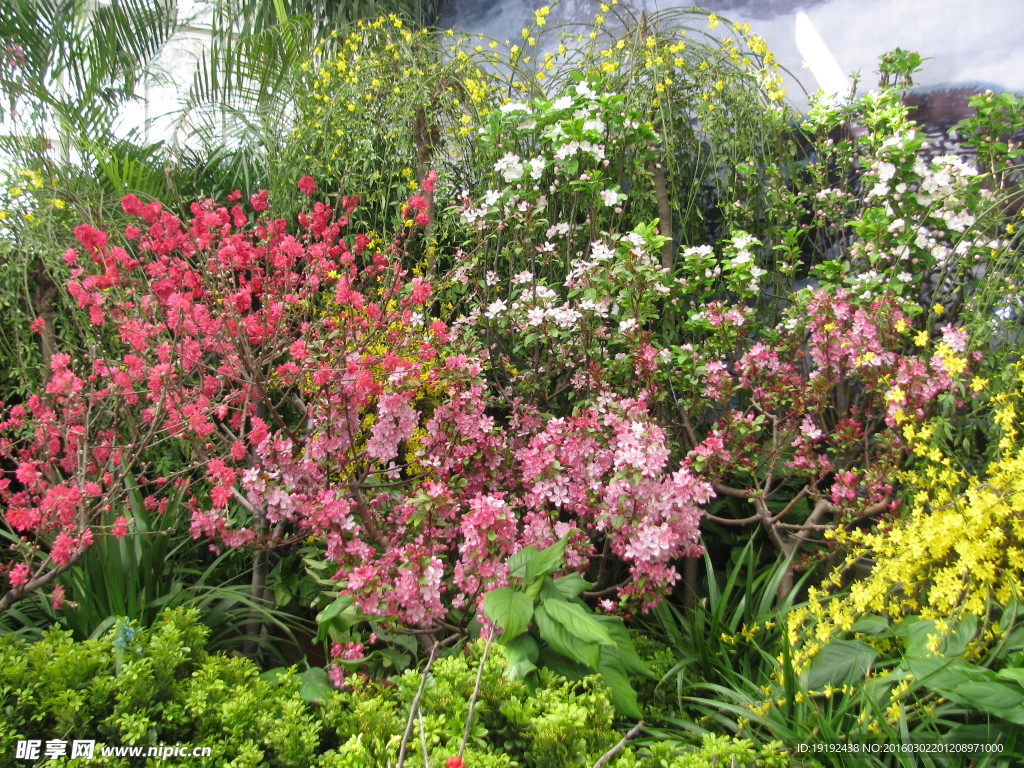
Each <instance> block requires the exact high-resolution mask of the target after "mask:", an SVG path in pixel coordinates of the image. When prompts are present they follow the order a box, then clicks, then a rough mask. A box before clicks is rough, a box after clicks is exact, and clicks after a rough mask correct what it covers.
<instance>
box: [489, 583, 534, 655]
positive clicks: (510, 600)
mask: <svg viewBox="0 0 1024 768" xmlns="http://www.w3.org/2000/svg"><path fill="white" fill-rule="evenodd" d="M484 613H486V614H487V616H488V617H489V618H490V619H491V620H492V621H494V622H495V623H497V625H498V626H499V627H501V628H502V629H503V630H505V632H504V634H502V636H501V639H502V642H505V641H506V640H511V639H513V638H515V637H518V636H519V635H521V634H522V633H523V631H524V630H525V629H526V628H527V627H528V626H529V624H530V619H532V618H533V601H532V600H530V598H528V597H527V596H526V595H524V594H523V593H522V592H517V591H516V590H514V589H512V587H498V588H497V589H494V590H491V591H490V592H488V593H487V594H486V595H484Z"/></svg>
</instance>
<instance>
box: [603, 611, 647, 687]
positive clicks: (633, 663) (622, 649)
mask: <svg viewBox="0 0 1024 768" xmlns="http://www.w3.org/2000/svg"><path fill="white" fill-rule="evenodd" d="M594 618H596V619H597V620H598V621H599V622H601V624H603V625H604V628H605V629H606V630H608V634H609V635H610V636H611V638H612V642H613V643H614V644H613V645H610V646H608V645H605V646H602V648H601V653H602V655H603V654H605V653H608V654H610V655H613V656H614V657H615V658H616V659H617V660H618V661H619V662H620V663H621V664H622V668H623V669H624V670H626V672H627V673H628V674H630V675H636V676H637V677H655V674H654V673H653V672H651V670H650V669H648V667H647V665H646V664H645V663H644V660H643V659H642V658H640V654H638V653H637V652H636V647H635V646H634V645H633V638H632V637H630V636H629V631H628V630H627V629H626V625H625V623H624V622H623V621H622V619H620V618H619V617H618V616H595V617H594Z"/></svg>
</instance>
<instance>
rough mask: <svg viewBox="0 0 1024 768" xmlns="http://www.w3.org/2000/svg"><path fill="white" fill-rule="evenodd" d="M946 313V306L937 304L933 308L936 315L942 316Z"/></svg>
mask: <svg viewBox="0 0 1024 768" xmlns="http://www.w3.org/2000/svg"><path fill="white" fill-rule="evenodd" d="M945 311H946V308H945V307H944V306H942V305H941V304H935V305H933V306H932V312H934V313H935V314H936V315H941V314H942V313H943V312H945Z"/></svg>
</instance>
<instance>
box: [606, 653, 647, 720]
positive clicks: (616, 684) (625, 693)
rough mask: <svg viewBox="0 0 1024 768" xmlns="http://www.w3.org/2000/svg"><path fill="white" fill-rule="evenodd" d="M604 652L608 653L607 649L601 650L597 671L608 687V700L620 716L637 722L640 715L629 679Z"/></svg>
mask: <svg viewBox="0 0 1024 768" xmlns="http://www.w3.org/2000/svg"><path fill="white" fill-rule="evenodd" d="M606 651H608V647H605V648H602V649H601V665H600V666H599V667H598V671H599V672H600V673H601V677H603V678H604V682H605V684H606V685H607V686H608V693H609V698H611V700H612V704H613V705H614V706H615V709H617V710H618V712H619V714H620V715H622V716H623V717H629V718H632V719H634V720H639V719H640V718H641V717H642V715H641V714H640V705H639V702H638V701H637V695H636V690H635V689H634V688H633V686H632V684H631V683H630V682H629V677H628V676H627V675H626V673H625V672H624V671H623V669H622V667H620V666H619V664H618V663H617V662H616V661H614V660H613V659H612V657H611V656H608V655H606Z"/></svg>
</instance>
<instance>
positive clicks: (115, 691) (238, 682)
mask: <svg viewBox="0 0 1024 768" xmlns="http://www.w3.org/2000/svg"><path fill="white" fill-rule="evenodd" d="M197 618H198V612H197V611H195V610H183V609H180V608H179V609H176V610H173V611H168V612H165V613H163V614H161V616H160V617H159V618H158V619H157V621H156V622H155V623H154V625H153V626H152V627H151V628H147V629H136V628H135V627H134V626H133V625H132V624H130V623H128V622H126V621H122V622H120V623H118V624H117V625H116V626H115V627H114V628H112V629H111V631H109V632H108V633H107V634H106V635H104V636H103V637H101V638H99V639H94V640H86V641H83V642H76V641H75V640H73V638H72V635H71V633H70V632H67V631H63V630H59V629H56V628H54V629H51V630H49V631H47V632H46V633H44V635H43V636H42V638H41V639H40V640H38V641H36V642H26V641H25V640H24V639H21V638H18V637H15V636H14V635H0V707H2V708H3V711H4V720H3V722H2V723H0V768H4V767H5V766H15V765H21V766H23V765H27V764H28V762H27V761H25V760H21V759H18V758H17V757H16V754H17V751H16V745H17V742H18V741H20V740H28V739H33V740H39V741H41V742H42V743H43V744H44V745H45V743H46V742H47V741H50V740H56V739H61V740H64V741H67V742H68V743H69V745H70V743H71V742H72V741H74V740H93V739H94V740H95V741H96V742H97V743H96V751H95V753H94V757H93V758H92V759H93V760H94V761H102V765H103V766H105V768H121V766H129V765H156V764H159V765H161V766H179V765H180V766H185V765H186V764H187V765H189V766H193V768H194V766H196V765H197V764H199V763H202V764H204V765H218V766H237V767H238V768H241V767H242V766H267V767H268V768H277V767H281V768H284V767H285V766H302V767H303V768H305V767H306V766H318V767H319V768H349V767H351V768H356V767H357V766H358V768H374V767H375V766H380V767H381V768H383V766H385V765H388V764H389V763H390V765H392V766H396V765H399V762H398V755H399V751H400V749H401V745H402V740H403V735H404V734H405V733H406V731H407V727H408V725H409V723H410V716H409V711H410V707H411V706H412V703H413V702H414V701H417V700H418V708H417V711H416V712H415V714H414V716H413V717H412V718H411V722H412V727H411V729H408V730H409V738H408V740H407V742H406V744H405V755H404V762H403V763H402V765H403V766H404V767H405V768H423V766H424V752H426V754H427V757H428V759H429V764H430V765H432V766H439V765H444V764H445V761H446V760H447V759H448V758H449V757H452V756H454V755H456V754H458V753H459V752H460V748H461V747H462V744H463V739H464V734H466V722H467V720H470V719H471V721H472V722H471V726H470V728H469V730H468V736H465V740H466V741H465V749H464V750H462V755H463V759H464V761H465V764H466V765H467V766H470V767H471V768H569V767H570V766H592V765H594V764H595V763H596V762H597V761H598V760H599V759H600V758H601V756H602V755H604V754H605V753H607V752H608V751H609V750H611V749H612V748H613V747H615V746H616V745H617V744H618V743H619V741H620V740H621V738H622V737H621V734H619V733H618V732H617V731H616V730H615V728H614V727H613V725H614V723H613V720H614V713H615V709H614V707H613V706H612V705H611V702H610V699H609V694H608V690H607V689H606V688H605V686H604V683H603V682H602V680H601V678H600V677H598V676H596V675H594V676H591V677H586V678H584V679H582V680H579V681H569V680H566V679H565V678H563V677H560V676H558V675H556V674H554V673H552V672H551V671H549V670H546V669H542V670H540V671H539V674H538V676H537V679H536V681H535V684H534V685H532V686H531V685H528V684H527V683H526V682H524V681H522V680H515V679H512V678H511V677H510V676H509V674H508V669H509V663H508V659H507V657H506V656H505V653H504V649H503V648H502V647H501V646H499V645H497V644H494V645H491V646H490V647H489V648H488V651H487V655H486V659H485V660H484V661H481V659H482V657H483V655H484V648H485V645H484V643H483V642H482V641H480V640H477V641H475V642H471V643H469V644H468V645H467V646H466V647H464V648H462V649H454V650H451V651H448V652H447V653H448V655H446V656H442V657H440V658H438V659H436V660H435V661H434V663H433V664H432V665H431V667H430V668H429V670H428V673H427V675H426V679H425V680H424V676H423V674H422V673H421V672H418V671H415V670H410V671H408V672H406V673H404V674H403V675H401V676H399V677H395V678H392V679H389V680H384V681H381V682H375V681H371V680H369V679H367V678H364V677H361V676H358V675H355V674H350V675H349V677H348V678H347V681H346V685H345V688H344V690H341V691H335V690H331V689H329V688H327V687H326V686H325V687H324V688H323V689H322V690H311V689H310V688H309V687H306V688H304V687H303V680H304V679H307V682H308V678H309V677H310V676H309V675H305V676H303V675H299V674H296V673H295V670H294V669H292V670H288V671H287V672H285V673H280V672H272V673H264V674H261V673H260V670H259V668H258V667H257V666H256V664H254V663H253V662H252V661H251V660H249V659H246V658H242V657H232V656H225V655H222V654H211V653H209V652H207V651H206V650H205V648H206V644H207V636H208V634H209V630H208V629H207V628H206V627H204V626H202V625H201V624H199V623H198V622H197ZM481 663H482V671H481ZM321 674H322V673H321ZM478 681H479V682H478ZM421 683H422V693H421V694H419V698H418V699H417V694H418V693H419V691H420V689H421ZM474 692H475V693H474ZM303 694H305V698H304V696H303ZM309 699H313V701H310V700H309ZM471 702H473V704H472V708H473V713H472V718H470V707H471ZM421 729H422V732H421ZM727 741H728V740H727ZM158 745H167V746H173V745H178V746H182V747H187V748H195V747H210V748H211V750H212V754H211V755H210V756H209V757H208V758H197V757H193V756H191V755H188V756H184V755H183V756H181V757H180V758H179V757H176V756H171V757H168V758H165V759H155V758H142V759H141V761H140V759H139V758H135V759H134V760H133V759H132V758H129V757H120V756H118V757H115V756H109V755H107V756H103V755H102V754H101V748H102V747H103V746H108V747H130V746H137V747H142V748H148V747H150V746H158ZM719 747H720V748H719ZM709 749H711V752H709V751H708V750H709ZM716 750H717V751H716ZM765 750H767V751H765ZM712 752H713V754H712ZM705 753H706V754H707V755H708V756H709V757H708V761H711V762H708V761H705V762H701V760H703V759H704V758H703V757H701V756H703V755H705ZM733 754H736V755H737V756H738V759H739V760H741V761H743V760H748V757H747V756H748V755H749V758H750V760H753V759H754V758H755V757H756V759H757V760H760V759H762V757H763V758H765V759H767V758H768V757H770V756H771V755H774V754H775V751H774V750H773V749H771V748H770V747H766V748H764V749H762V748H761V747H759V746H754V745H751V744H749V743H747V742H743V743H740V742H739V741H736V742H735V743H733V742H732V741H729V743H728V744H726V743H725V742H723V743H722V744H721V745H719V746H714V747H709V746H708V745H704V746H703V747H702V748H700V749H698V750H697V751H693V752H685V751H682V750H681V749H679V747H678V746H675V745H671V744H656V745H654V746H653V747H651V748H646V747H645V748H642V749H640V748H637V747H636V746H635V745H628V746H624V747H623V748H622V749H620V750H619V751H618V752H617V753H615V755H614V756H613V757H612V758H611V759H610V760H609V761H608V762H607V763H605V765H607V766H610V768H690V766H702V765H705V764H707V765H710V764H713V760H712V758H713V757H714V755H721V756H725V759H730V756H731V755H733ZM197 761H199V762H197ZM694 761H696V762H694ZM89 762H91V761H89V760H83V759H79V758H76V759H71V758H70V757H68V756H65V757H59V758H58V759H55V760H49V759H47V758H46V756H45V754H44V751H43V750H41V753H40V759H39V760H38V764H40V765H42V764H46V765H53V766H72V765H79V764H86V763H89ZM737 764H739V765H774V763H770V762H749V761H748V762H739V763H737Z"/></svg>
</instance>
